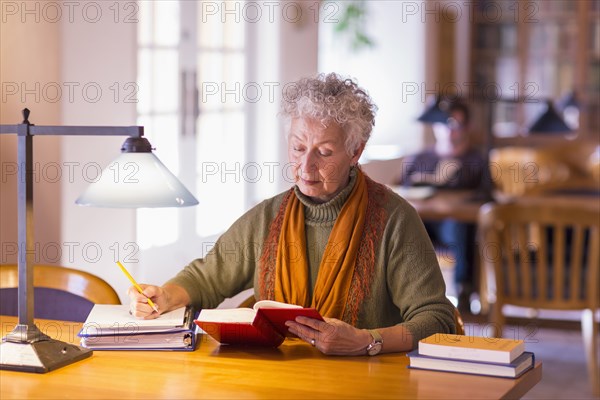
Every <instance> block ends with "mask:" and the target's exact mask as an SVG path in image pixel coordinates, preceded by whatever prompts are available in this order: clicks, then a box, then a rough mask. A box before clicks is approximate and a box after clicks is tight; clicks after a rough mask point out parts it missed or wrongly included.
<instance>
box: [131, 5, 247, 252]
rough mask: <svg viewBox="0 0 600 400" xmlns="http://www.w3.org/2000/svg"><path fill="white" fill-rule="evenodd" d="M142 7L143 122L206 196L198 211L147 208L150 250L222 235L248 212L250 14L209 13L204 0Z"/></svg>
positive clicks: (191, 185)
mask: <svg viewBox="0 0 600 400" xmlns="http://www.w3.org/2000/svg"><path fill="white" fill-rule="evenodd" d="M234 3H235V2H228V4H234ZM222 4H223V3H222ZM139 7H140V19H139V23H138V86H139V92H138V99H139V103H138V123H139V124H140V125H143V126H144V127H145V135H146V136H147V137H148V139H149V140H150V142H151V143H152V145H153V146H154V147H155V148H156V154H157V156H158V157H159V158H160V159H161V160H162V161H163V162H164V163H165V165H167V167H168V168H169V169H170V170H171V171H172V172H173V173H174V174H176V175H177V176H178V177H179V178H180V179H181V180H182V182H184V184H185V185H186V186H187V187H188V189H189V190H190V191H191V192H192V193H194V194H195V195H196V197H197V198H198V200H199V201H200V204H199V205H198V206H196V207H192V208H190V209H142V210H139V211H138V218H137V221H138V222H137V232H138V243H139V245H140V247H141V248H142V249H144V248H146V249H147V248H150V247H155V246H166V245H169V244H172V243H175V242H177V241H178V240H179V238H180V237H182V236H188V237H189V236H190V235H194V236H200V237H206V236H209V235H214V234H217V233H220V232H222V231H223V230H224V229H226V228H227V227H228V226H229V225H230V224H231V223H232V222H233V221H234V220H235V219H236V218H237V217H239V215H241V214H242V212H243V211H244V210H245V207H246V202H245V200H244V199H245V193H246V186H247V185H246V184H245V182H244V180H243V179H241V174H240V172H241V169H242V168H243V165H244V162H245V155H246V153H245V150H244V149H245V147H244V146H245V143H246V136H247V132H246V122H245V121H246V118H247V116H246V113H247V107H246V106H245V104H244V101H243V99H240V93H241V90H240V86H241V85H243V82H244V81H245V70H246V52H245V48H246V45H247V42H246V38H245V32H246V28H245V26H246V22H245V21H244V19H239V18H233V17H232V18H224V20H223V19H221V18H216V17H215V18H207V15H205V13H204V14H203V12H205V9H204V4H203V2H196V1H140V2H139ZM208 194H209V195H208ZM156 221H160V229H158V228H157V224H156Z"/></svg>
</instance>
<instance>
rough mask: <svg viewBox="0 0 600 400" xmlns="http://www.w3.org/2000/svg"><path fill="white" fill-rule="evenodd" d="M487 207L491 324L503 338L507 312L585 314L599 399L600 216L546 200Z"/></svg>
mask: <svg viewBox="0 0 600 400" xmlns="http://www.w3.org/2000/svg"><path fill="white" fill-rule="evenodd" d="M522 203H524V202H521V203H519V202H514V203H510V204H492V203H490V204H486V205H484V206H483V207H482V208H481V210H480V214H479V234H480V246H481V255H482V257H481V262H482V265H483V266H484V267H485V269H486V270H487V271H488V273H489V272H491V271H493V278H494V279H493V280H494V281H495V282H494V283H495V287H496V294H495V297H496V300H495V302H494V303H493V308H492V312H491V321H492V322H493V324H494V325H493V326H494V327H495V328H496V329H497V332H496V334H497V335H498V336H501V334H502V327H503V325H504V323H505V318H504V315H503V314H502V308H503V306H504V305H514V306H520V307H527V308H534V309H551V310H582V317H581V318H582V319H581V328H582V333H583V342H584V347H585V352H586V357H587V362H588V371H589V376H590V380H591V382H592V385H593V391H594V393H595V395H599V394H600V381H599V376H598V358H597V357H598V356H597V352H598V344H597V337H598V322H597V321H595V320H594V319H595V318H594V313H595V312H596V310H597V309H598V308H600V272H599V270H600V256H599V253H600V251H599V247H600V237H599V230H600V211H599V210H598V209H597V208H590V209H585V208H581V207H580V208H573V207H568V206H564V205H562V206H561V205H555V204H552V203H549V202H548V201H544V200H543V199H540V200H539V201H538V200H535V201H527V204H522Z"/></svg>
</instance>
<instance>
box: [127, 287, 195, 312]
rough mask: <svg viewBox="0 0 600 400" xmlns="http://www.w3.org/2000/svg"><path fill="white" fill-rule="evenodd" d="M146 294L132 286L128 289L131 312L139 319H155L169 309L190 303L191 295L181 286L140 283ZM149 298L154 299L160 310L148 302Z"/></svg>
mask: <svg viewBox="0 0 600 400" xmlns="http://www.w3.org/2000/svg"><path fill="white" fill-rule="evenodd" d="M140 287H141V288H142V291H143V293H144V294H141V293H140V292H138V291H137V289H136V288H135V287H133V286H131V287H130V288H129V289H127V295H128V296H129V300H130V302H131V303H130V305H129V310H130V311H131V314H132V315H133V316H134V317H136V318H139V319H154V318H158V316H159V315H160V314H163V313H166V312H167V311H171V310H175V309H176V308H179V307H184V306H187V305H188V304H190V301H191V299H190V296H189V295H188V293H187V291H186V290H185V289H184V288H182V287H181V286H178V285H175V284H172V283H167V284H165V285H164V286H154V285H140ZM148 299H150V300H152V301H153V302H154V304H155V305H156V306H157V307H158V312H156V311H154V309H153V308H152V307H151V306H150V304H148Z"/></svg>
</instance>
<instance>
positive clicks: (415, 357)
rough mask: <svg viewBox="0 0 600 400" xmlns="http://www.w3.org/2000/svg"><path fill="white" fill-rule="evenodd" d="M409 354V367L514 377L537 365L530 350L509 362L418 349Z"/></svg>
mask: <svg viewBox="0 0 600 400" xmlns="http://www.w3.org/2000/svg"><path fill="white" fill-rule="evenodd" d="M407 356H408V357H409V365H408V368H415V369H427V370H433V371H444V372H456V373H462V374H473V375H485V376H496V377H501V378H513V379H515V378H518V377H519V376H521V375H523V374H524V373H525V372H527V371H529V370H530V369H531V368H533V366H534V365H535V356H534V354H533V353H530V352H524V353H523V354H521V355H520V356H519V357H517V358H516V359H515V360H514V361H513V362H511V363H508V364H505V363H488V362H481V361H465V360H456V359H451V358H439V357H430V356H424V355H422V354H419V352H418V350H413V351H411V352H410V353H408V354H407Z"/></svg>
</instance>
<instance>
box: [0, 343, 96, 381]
mask: <svg viewBox="0 0 600 400" xmlns="http://www.w3.org/2000/svg"><path fill="white" fill-rule="evenodd" d="M0 355H1V357H2V361H1V362H0V369H7V370H11V371H22V372H37V373H46V372H49V371H52V370H55V369H58V368H61V367H64V366H65V365H69V364H72V363H74V362H77V361H80V360H83V359H85V358H88V357H89V356H91V355H92V351H91V350H90V349H85V348H83V347H79V346H75V345H72V344H69V343H65V342H61V341H58V340H54V339H50V340H44V341H41V342H35V343H12V342H4V343H2V344H0Z"/></svg>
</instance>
